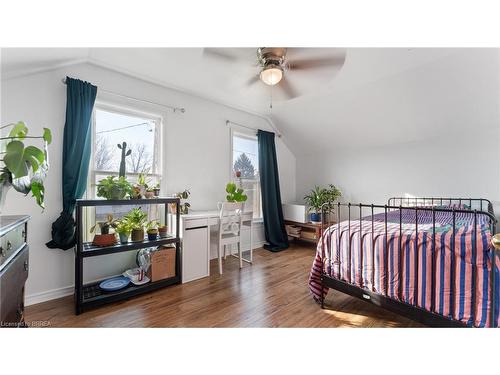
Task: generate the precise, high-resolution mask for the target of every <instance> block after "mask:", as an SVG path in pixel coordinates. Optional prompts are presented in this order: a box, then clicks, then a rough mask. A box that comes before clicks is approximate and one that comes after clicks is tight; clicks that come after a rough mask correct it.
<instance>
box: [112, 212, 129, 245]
mask: <svg viewBox="0 0 500 375" xmlns="http://www.w3.org/2000/svg"><path fill="white" fill-rule="evenodd" d="M115 231H116V233H118V236H119V237H120V243H122V244H124V243H127V242H128V239H129V237H130V232H132V228H131V226H130V223H129V221H128V220H127V218H122V219H121V220H119V221H118V222H117V223H116V227H115Z"/></svg>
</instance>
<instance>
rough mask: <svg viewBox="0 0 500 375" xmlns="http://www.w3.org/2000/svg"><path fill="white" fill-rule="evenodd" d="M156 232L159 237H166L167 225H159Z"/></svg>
mask: <svg viewBox="0 0 500 375" xmlns="http://www.w3.org/2000/svg"><path fill="white" fill-rule="evenodd" d="M158 233H159V235H160V237H161V238H166V237H167V236H168V227H167V226H166V225H165V226H164V227H159V228H158Z"/></svg>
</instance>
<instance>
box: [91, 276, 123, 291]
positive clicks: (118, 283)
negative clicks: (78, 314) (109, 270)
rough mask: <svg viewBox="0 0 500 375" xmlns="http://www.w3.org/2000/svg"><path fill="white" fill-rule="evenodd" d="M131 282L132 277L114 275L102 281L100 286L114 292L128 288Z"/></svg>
mask: <svg viewBox="0 0 500 375" xmlns="http://www.w3.org/2000/svg"><path fill="white" fill-rule="evenodd" d="M129 284H130V279H129V278H128V277H125V276H117V277H112V278H111V279H107V280H104V281H102V282H101V283H100V284H99V288H101V289H102V290H104V291H105V292H114V291H117V290H120V289H123V288H126V287H127V286H128V285H129Z"/></svg>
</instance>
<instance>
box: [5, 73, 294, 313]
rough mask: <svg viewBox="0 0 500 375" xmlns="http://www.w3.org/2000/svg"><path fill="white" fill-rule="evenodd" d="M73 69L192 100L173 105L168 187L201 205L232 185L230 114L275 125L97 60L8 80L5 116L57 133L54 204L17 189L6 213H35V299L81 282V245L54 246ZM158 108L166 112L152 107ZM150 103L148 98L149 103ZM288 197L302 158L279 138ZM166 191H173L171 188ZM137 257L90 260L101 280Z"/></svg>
mask: <svg viewBox="0 0 500 375" xmlns="http://www.w3.org/2000/svg"><path fill="white" fill-rule="evenodd" d="M66 75H68V76H71V77H74V78H79V79H82V80H87V81H89V82H91V83H93V84H95V85H97V86H98V87H99V86H100V87H102V88H104V89H106V90H110V91H114V92H117V93H120V94H123V95H129V96H133V97H136V98H141V99H144V100H149V101H154V102H157V103H164V104H167V105H173V106H179V107H185V108H186V112H185V113H184V114H181V113H172V112H166V113H163V114H164V115H165V117H166V118H165V132H164V137H165V140H164V145H165V153H164V160H163V161H164V163H163V169H164V176H165V183H166V189H167V190H166V191H167V194H172V193H175V192H177V191H181V190H183V189H185V188H189V189H190V190H191V200H190V201H191V205H192V208H193V209H215V208H216V203H217V202H218V201H221V200H223V199H224V197H225V194H224V187H225V184H226V183H227V181H228V180H229V178H230V176H229V165H230V164H229V163H230V150H229V147H230V146H229V129H228V127H227V126H226V124H225V121H226V120H228V119H229V120H232V121H235V122H238V123H242V124H245V125H248V126H251V127H255V128H261V129H265V130H271V129H270V128H269V125H268V124H267V122H266V121H265V120H264V119H263V118H260V117H258V116H254V115H252V114H249V113H246V112H243V111H240V110H236V109H233V108H230V107H227V106H224V105H220V104H216V103H214V102H211V101H208V100H205V99H201V98H198V97H194V96H191V95H188V94H184V93H181V92H179V91H175V90H170V89H167V88H165V87H161V86H157V85H154V84H151V83H148V82H144V81H142V80H139V79H135V78H132V77H129V76H126V75H123V74H120V73H116V72H113V71H111V70H107V69H102V68H99V67H96V66H93V65H89V64H82V65H76V66H72V67H67V68H61V69H57V70H53V71H47V72H43V73H38V74H33V75H29V76H25V77H20V78H12V79H8V80H3V81H2V87H1V94H2V96H1V115H2V117H1V123H2V124H5V123H9V122H14V121H18V120H23V121H25V122H26V123H27V124H28V126H29V128H30V133H33V134H36V133H40V131H41V129H42V127H49V128H51V129H52V133H53V143H52V145H51V147H50V162H51V170H50V173H49V176H48V179H47V181H46V200H45V202H46V207H47V208H46V209H45V211H44V212H43V213H42V212H41V210H40V209H39V208H38V207H37V206H36V205H35V203H34V201H33V199H31V198H28V197H26V198H25V197H23V196H21V195H19V194H17V193H15V192H12V191H11V192H10V193H9V195H8V196H7V202H6V205H5V210H4V212H3V213H5V214H29V215H31V216H32V219H31V221H30V224H29V226H30V227H29V228H30V230H29V238H28V240H29V244H30V248H31V253H30V257H31V263H30V276H29V279H28V282H27V286H26V287H27V290H26V293H27V303H35V302H39V301H42V300H46V299H50V298H55V297H59V296H60V295H62V294H68V293H71V292H72V290H71V287H72V285H73V268H74V267H73V259H74V256H73V252H72V250H68V251H62V250H54V249H48V248H47V247H45V243H46V242H47V241H49V240H50V224H51V223H52V222H53V221H54V220H55V219H57V217H58V216H59V213H60V212H61V210H62V195H61V155H62V138H63V128H64V119H65V106H66V86H65V85H63V84H62V83H61V79H62V78H64V77H65V76H66ZM98 100H105V101H114V102H116V103H117V104H126V105H137V103H136V102H133V101H130V102H127V101H126V100H125V101H124V100H120V99H118V98H117V97H114V96H111V95H106V94H104V93H101V94H98ZM150 107H151V108H150V110H151V111H153V112H163V111H164V109H161V108H159V107H157V106H150ZM141 109H144V105H142V106H141ZM277 153H278V161H279V170H280V179H281V188H282V199H283V201H289V200H293V199H294V197H295V195H296V194H295V186H296V184H295V169H296V168H295V157H294V156H293V154H292V153H291V152H290V150H288V148H287V147H286V146H285V145H284V143H283V142H282V141H281V140H279V139H277ZM164 191H165V190H164ZM255 231H256V233H255V238H256V239H257V241H259V239H260V240H262V238H263V228H262V225H256V226H255ZM130 261H131V255H128V256H122V257H119V256H107V257H101V258H100V259H92V260H89V263H88V267H87V268H88V269H89V273H88V274H87V277H86V278H87V279H95V278H98V277H102V276H105V275H109V274H112V273H118V272H121V271H122V270H123V268H124V267H126V266H127V265H128V264H129V263H130Z"/></svg>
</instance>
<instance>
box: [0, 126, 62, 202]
mask: <svg viewBox="0 0 500 375" xmlns="http://www.w3.org/2000/svg"><path fill="white" fill-rule="evenodd" d="M7 128H11V130H10V132H9V133H8V134H7V136H6V137H3V136H0V146H1V147H0V154H1V159H0V160H1V161H2V162H3V166H2V167H1V168H0V212H1V211H2V208H3V203H4V202H5V197H6V195H7V191H8V189H9V188H10V187H13V188H14V190H16V191H17V192H19V193H22V194H24V195H27V194H29V193H30V192H31V194H32V195H33V197H34V198H35V200H36V203H37V204H38V205H39V206H40V207H41V208H45V205H44V197H45V194H44V193H45V187H44V185H43V183H44V180H45V178H46V177H47V173H48V171H49V153H48V145H49V144H50V143H51V142H52V134H51V132H50V129H47V128H43V135H41V136H28V135H27V134H28V127H27V126H26V124H25V123H24V122H22V121H20V122H18V123H15V124H8V125H4V126H1V127H0V131H2V132H3V129H7ZM26 138H30V139H41V140H43V143H44V145H43V150H41V149H39V148H38V147H35V146H32V145H29V146H26V147H25V145H24V143H23V140H25V139H26ZM2 141H7V143H4V142H2ZM4 146H5V147H4Z"/></svg>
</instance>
